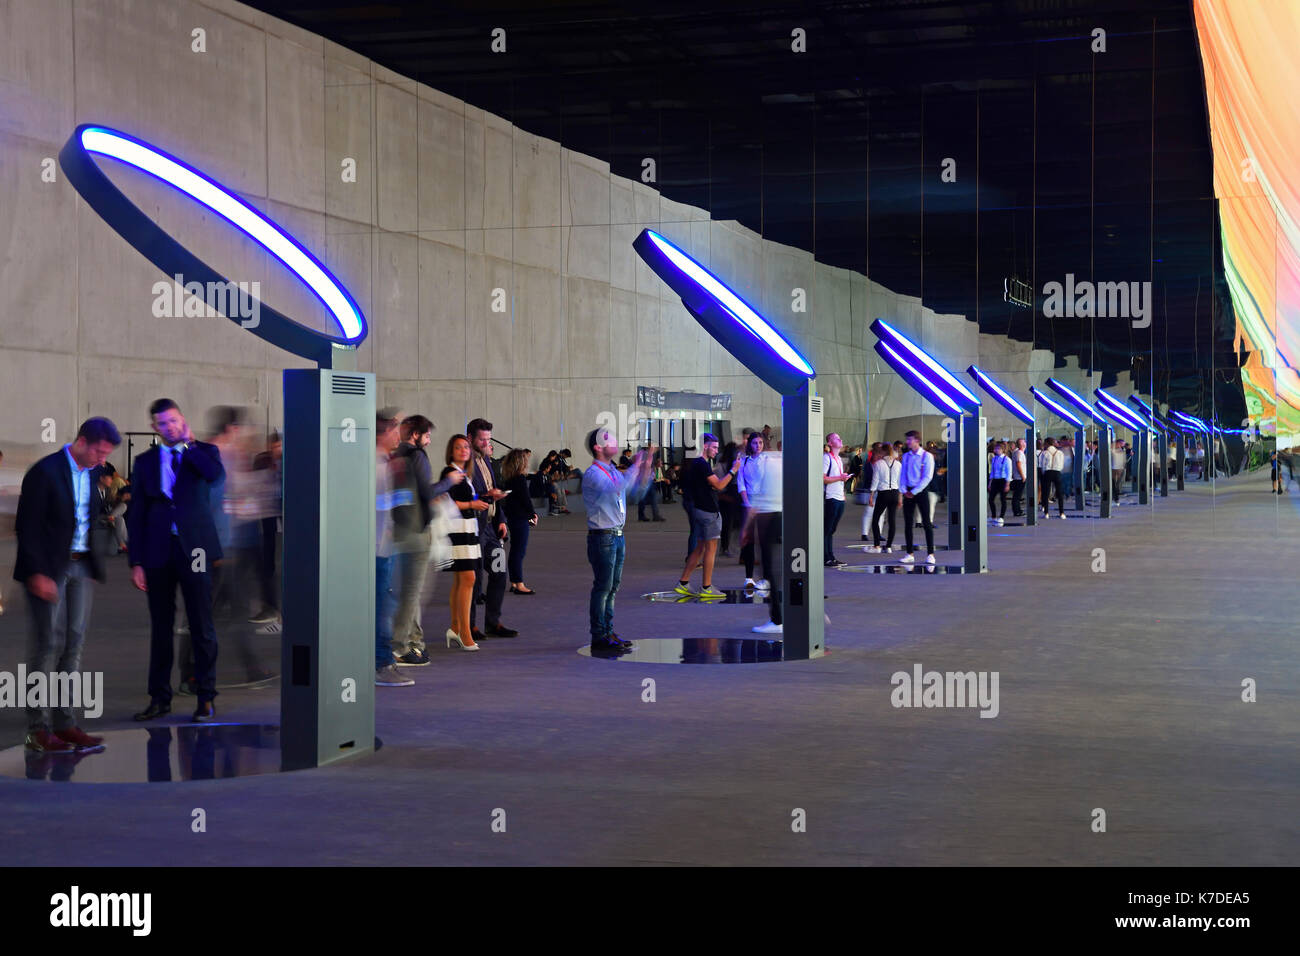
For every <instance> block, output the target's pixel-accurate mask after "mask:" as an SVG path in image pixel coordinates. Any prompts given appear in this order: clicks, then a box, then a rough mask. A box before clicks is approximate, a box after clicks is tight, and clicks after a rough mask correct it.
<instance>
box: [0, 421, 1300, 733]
mask: <svg viewBox="0 0 1300 956" xmlns="http://www.w3.org/2000/svg"><path fill="white" fill-rule="evenodd" d="M149 418H150V422H151V425H152V428H153V431H154V432H155V433H156V436H157V441H156V442H155V444H154V445H153V446H152V447H150V448H149V449H148V450H146V451H145V452H143V453H142V454H140V455H138V456H137V457H136V458H135V461H134V462H133V464H132V468H131V471H130V480H129V481H128V480H127V479H126V478H124V477H123V476H122V475H121V474H120V473H119V471H118V470H117V469H116V468H114V466H113V465H112V464H110V463H109V462H108V458H109V456H110V455H111V454H112V453H113V451H114V450H115V449H116V448H117V447H118V446H119V445H120V444H121V435H120V434H119V432H118V431H117V428H116V426H115V425H114V424H113V423H112V422H111V421H109V420H108V419H106V418H101V417H94V418H90V419H87V420H86V421H85V422H84V423H83V424H82V425H81V427H80V429H79V430H78V432H77V436H76V438H75V439H74V440H73V441H71V442H69V443H68V444H67V445H65V446H63V447H62V448H61V449H60V450H59V451H57V452H55V453H53V454H51V455H48V456H46V457H44V458H42V459H41V460H39V461H38V462H37V463H36V464H35V465H33V466H32V467H31V468H30V469H29V470H28V472H27V473H26V475H25V477H24V479H23V484H22V492H21V496H20V499H19V505H18V512H17V516H16V522H15V528H16V531H17V537H18V557H17V562H16V565H15V569H14V578H15V579H16V580H18V581H20V582H22V583H23V585H24V587H25V589H26V593H27V598H28V606H29V611H30V618H31V622H32V624H31V637H30V640H29V646H28V654H27V667H28V672H29V673H36V672H41V673H47V672H64V673H75V672H76V671H77V670H78V669H79V664H80V658H81V653H82V650H83V648H84V643H85V636H86V632H87V627H88V624H89V618H90V611H91V607H92V599H91V598H92V594H93V587H94V582H95V581H102V580H103V579H104V569H105V564H106V562H107V561H109V560H111V559H112V558H113V557H115V556H117V555H123V554H124V555H126V556H127V560H128V563H129V565H130V569H131V571H130V573H131V580H132V583H133V584H134V586H135V587H136V588H137V589H138V590H140V591H142V592H144V593H145V595H146V604H147V608H148V612H149V619H150V654H149V671H148V685H147V686H148V694H149V703H148V705H147V706H146V707H145V709H144V710H142V711H141V712H139V713H137V714H136V715H135V719H136V720H139V721H149V720H155V719H157V718H159V717H162V716H163V715H165V714H167V713H169V712H170V710H171V704H172V699H173V690H172V686H171V678H172V675H173V668H174V665H175V663H176V657H177V655H176V646H175V644H176V641H175V638H176V636H177V635H179V636H180V637H181V642H180V654H179V671H180V687H179V690H178V691H177V693H180V694H184V695H190V696H193V697H195V698H196V701H197V705H196V709H195V712H194V715H193V719H194V720H195V721H197V722H205V721H211V720H213V719H215V716H216V707H215V698H216V696H217V690H216V658H217V635H216V623H217V622H218V621H220V622H221V623H222V626H223V631H225V632H228V633H229V634H230V635H231V636H233V641H234V644H235V648H236V651H237V655H238V657H239V660H240V664H241V666H242V667H243V669H244V670H245V672H246V677H247V680H248V681H249V682H250V683H257V682H260V681H266V680H270V679H272V678H274V676H275V675H274V674H273V673H272V672H271V671H270V670H268V669H266V668H265V667H263V666H262V664H261V662H260V661H259V659H258V655H257V653H256V652H255V650H254V645H253V642H252V637H253V636H254V635H256V634H264V635H272V634H277V633H279V632H280V629H281V621H280V611H279V608H280V599H279V585H278V583H277V582H278V574H277V567H278V565H279V564H280V560H279V554H280V548H281V538H282V515H281V512H282V500H281V496H282V472H281V442H280V437H279V435H278V434H276V433H275V432H272V433H270V434H269V435H263V434H262V433H261V432H260V431H259V430H257V429H255V428H253V427H251V426H250V424H249V423H248V420H247V413H246V411H245V410H244V409H240V408H235V407H230V406H221V407H218V408H215V409H213V410H212V411H211V414H210V422H209V429H208V439H209V440H207V441H202V440H199V439H196V438H195V437H194V435H193V433H192V432H191V430H190V425H189V423H188V421H187V420H186V418H185V416H184V415H183V414H182V412H181V410H180V408H179V407H178V406H177V404H176V403H175V402H174V401H172V400H170V399H166V398H160V399H158V400H156V401H154V402H153V403H152V404H151V405H150V407H149ZM375 424H376V428H375V440H376V449H375V469H376V496H375V501H376V505H375V507H376V524H375V528H376V539H375V588H376V600H375V683H376V685H378V686H385V687H399V686H411V685H413V684H414V683H415V681H414V679H413V678H411V677H410V676H409V672H408V669H409V668H413V667H421V666H425V665H428V664H429V663H430V658H429V655H428V651H427V646H426V640H425V630H424V623H425V593H426V591H427V590H428V588H427V585H428V582H429V572H430V570H434V571H438V572H440V573H441V572H445V573H447V574H448V575H449V578H448V589H447V594H448V597H447V628H446V630H445V632H444V642H445V645H446V647H448V648H450V647H451V646H453V645H455V646H456V647H457V648H458V649H460V650H462V651H471V652H473V651H478V650H480V648H481V647H482V646H483V644H484V642H485V640H486V639H497V638H513V637H516V636H517V635H518V631H516V630H515V629H513V628H511V627H509V626H507V625H506V624H505V623H504V621H503V620H502V610H503V601H504V596H505V594H506V593H507V592H509V593H511V594H514V595H519V596H531V595H534V594H536V593H537V592H536V591H535V590H534V589H533V588H532V587H530V586H529V585H528V584H527V583H526V582H525V562H526V558H527V552H528V544H529V539H530V537H531V534H532V531H533V529H534V528H536V527H537V525H538V522H539V519H540V517H541V515H539V512H538V510H537V509H536V507H535V506H534V501H535V500H540V501H542V502H544V503H545V504H546V506H547V507H546V514H547V515H549V516H557V515H564V514H568V513H569V508H568V506H567V498H566V488H565V486H566V484H567V483H568V482H569V480H570V479H573V478H580V481H581V493H582V496H583V501H584V505H585V508H586V522H587V529H588V541H587V557H588V561H589V563H590V564H591V567H592V576H593V583H592V590H591V600H590V605H589V618H590V631H591V651H592V653H593V654H600V655H611V654H612V655H617V654H623V653H627V652H628V651H629V650H630V649H631V647H632V641H630V640H628V639H625V638H622V637H620V636H619V635H618V634H617V633H616V632H615V630H614V606H615V596H616V594H617V591H618V588H619V584H620V582H621V578H622V568H623V562H624V558H625V555H626V543H625V538H624V529H625V524H626V520H627V506H628V504H629V502H635V503H637V505H638V519H639V520H641V521H664V520H666V519H665V518H664V517H663V515H662V514H661V513H660V510H659V505H660V504H661V503H662V504H667V503H671V502H673V501H675V500H680V503H681V506H682V508H683V511H684V513H685V515H686V517H687V525H688V529H689V530H688V534H687V543H686V554H685V556H684V559H683V566H682V572H681V574H680V575H679V577H678V580H677V583H676V587H675V591H676V592H677V593H678V594H679V595H681V596H682V598H683V599H685V600H690V599H694V600H704V601H711V600H719V599H722V598H724V597H725V596H726V593H725V592H724V591H722V590H721V589H719V588H718V587H716V586H715V584H714V573H715V569H716V563H717V559H718V558H719V557H737V556H738V563H739V564H741V565H743V566H744V587H745V588H746V589H750V590H752V591H753V592H754V593H756V594H762V595H766V596H769V600H768V601H767V609H768V620H766V621H764V622H761V623H759V624H757V625H755V626H754V627H753V630H754V631H755V632H756V633H759V634H780V633H781V631H782V621H781V600H780V588H781V577H782V574H781V570H782V568H781V561H780V560H779V553H780V546H781V514H782V462H781V446H780V443H779V441H776V440H775V439H774V437H773V434H772V430H771V428H770V426H764V427H763V428H762V429H761V430H755V429H750V428H746V429H744V431H743V432H742V436H741V441H740V442H730V443H727V444H726V445H725V446H722V445H721V443H720V441H719V439H718V437H717V436H715V435H712V434H704V435H702V436H701V438H700V451H701V454H700V455H699V456H697V457H695V458H692V459H689V460H687V461H686V462H685V463H682V464H666V463H665V460H664V457H663V455H662V452H661V451H660V450H658V449H654V448H648V449H642V450H640V451H638V452H635V453H633V451H632V449H631V448H630V447H629V446H624V447H623V449H622V451H620V448H619V442H618V440H617V438H616V436H615V435H614V434H613V433H611V432H610V431H608V430H602V429H597V430H595V431H592V432H591V433H590V434H589V435H588V436H587V441H586V451H587V452H588V454H590V456H591V458H592V464H591V466H590V467H588V468H587V469H586V470H585V471H584V472H577V471H576V470H575V469H574V468H573V467H572V466H571V465H570V463H569V459H570V457H571V454H572V453H571V452H570V451H569V450H568V449H560V450H553V451H551V452H549V453H547V455H546V456H544V457H543V458H542V460H541V461H540V462H538V463H537V464H536V467H534V462H533V453H532V451H531V450H530V449H527V448H514V449H510V450H509V452H508V453H507V454H506V455H505V456H504V458H503V459H501V460H500V461H499V462H498V460H497V458H496V456H495V449H494V445H493V437H492V423H491V422H489V421H487V420H485V419H483V418H474V419H472V420H471V421H470V422H469V423H468V424H467V425H466V428H465V431H464V433H457V434H454V435H451V436H450V437H449V438H448V439H447V441H446V443H445V445H443V444H442V443H439V446H438V447H441V448H442V449H443V451H442V462H441V464H440V465H435V464H434V463H433V461H432V460H431V457H430V453H429V448H431V447H434V446H433V432H434V423H433V422H432V421H431V420H430V419H428V418H427V417H425V416H423V415H420V414H412V415H403V414H402V413H401V412H399V411H398V410H396V409H383V410H381V411H380V412H378V413H377V415H376V423H375ZM987 453H988V504H989V520H990V521H991V522H993V523H994V524H997V525H1001V524H1003V523H1004V521H1005V517H1006V510H1007V505H1008V499H1009V500H1010V505H1011V510H1012V515H1013V516H1019V515H1023V514H1024V510H1025V491H1026V488H1027V487H1028V486H1029V482H1031V481H1033V482H1035V483H1036V485H1035V487H1036V489H1037V492H1038V494H1037V501H1038V503H1039V507H1041V508H1042V510H1043V514H1044V516H1047V515H1049V514H1050V510H1051V505H1052V503H1053V502H1055V504H1056V508H1057V513H1058V516H1059V517H1061V518H1064V517H1065V516H1066V515H1065V506H1064V502H1065V499H1066V498H1068V497H1071V496H1072V495H1073V493H1074V490H1075V489H1074V487H1073V483H1074V479H1075V470H1076V469H1075V459H1076V455H1078V454H1080V453H1081V454H1082V456H1083V469H1082V471H1083V481H1084V487H1085V489H1088V490H1096V489H1098V488H1099V487H1100V484H1101V482H1100V475H1101V471H1100V469H1102V468H1106V467H1109V468H1110V471H1111V478H1112V482H1113V488H1114V499H1115V503H1119V501H1120V500H1121V499H1122V496H1123V486H1124V483H1125V480H1126V478H1131V476H1132V474H1133V468H1134V467H1135V462H1136V459H1135V457H1134V455H1133V449H1132V448H1131V447H1130V446H1129V445H1128V443H1127V442H1125V441H1123V440H1116V441H1115V442H1114V444H1113V445H1112V446H1111V447H1110V448H1108V449H1106V448H1099V447H1098V446H1097V444H1096V443H1095V442H1086V443H1085V444H1084V447H1083V449H1082V450H1081V452H1080V450H1078V449H1076V448H1075V443H1074V441H1073V440H1072V439H1071V438H1070V437H1069V436H1061V437H1059V438H1054V437H1050V436H1049V437H1045V438H1042V439H1040V440H1038V441H1037V442H1036V447H1035V449H1034V460H1033V462H1032V464H1031V462H1030V459H1029V454H1030V452H1029V449H1028V447H1027V442H1026V439H1025V438H1023V437H1022V438H1018V439H1015V440H994V441H991V442H990V443H989V446H988V449H987ZM946 456H947V448H946V446H945V445H944V444H943V443H940V442H935V441H930V442H922V439H921V436H920V434H919V432H917V431H909V432H907V433H906V434H905V435H904V436H903V438H902V439H901V440H899V441H895V442H876V443H874V444H872V445H871V446H870V448H865V447H864V446H857V447H855V448H852V449H846V448H845V447H844V445H843V442H842V441H841V438H840V436H839V435H838V434H834V433H832V434H830V435H828V436H827V438H826V444H825V446H824V447H823V455H822V467H821V471H822V485H823V498H824V502H823V505H824V509H825V511H824V535H825V537H824V547H823V555H822V560H823V562H824V564H825V566H826V567H828V568H838V567H843V566H844V563H843V562H842V561H840V560H839V558H837V557H836V555H835V552H834V535H835V533H836V531H837V528H838V525H839V523H840V520H841V518H842V516H843V514H844V510H845V505H846V502H847V499H848V496H849V495H853V496H854V498H855V499H856V500H857V501H859V502H860V503H861V504H863V505H865V507H864V509H863V512H862V527H861V538H862V540H863V541H864V542H869V543H868V544H867V545H866V550H867V551H868V552H872V553H891V552H892V551H893V549H894V543H895V537H896V533H897V526H898V522H899V513H900V512H901V521H902V526H903V538H904V542H905V543H904V546H903V551H904V553H903V554H902V556H901V557H900V560H901V561H902V562H903V563H906V564H912V563H914V562H915V561H916V552H917V551H918V550H919V549H918V547H917V546H916V543H915V540H914V539H915V530H916V528H917V527H920V528H921V529H922V532H923V534H924V538H925V550H926V555H925V562H926V564H928V565H933V564H934V563H935V554H934V550H935V544H934V514H935V511H936V509H937V508H938V505H939V504H940V503H941V502H942V501H943V500H944V497H945V496H946V492H947V487H946V484H947V478H946V473H947V457H946ZM1204 462H1205V448H1204V446H1203V445H1202V444H1200V443H1196V444H1193V445H1191V446H1189V449H1188V454H1187V460H1186V464H1187V467H1188V470H1189V472H1195V471H1196V470H1197V469H1198V468H1204V467H1205V465H1204ZM1270 463H1271V471H1272V488H1273V490H1274V491H1277V492H1279V493H1281V492H1282V491H1283V490H1284V489H1285V487H1286V486H1287V485H1288V484H1289V483H1290V482H1291V481H1294V480H1295V479H1294V473H1293V456H1292V454H1291V453H1290V452H1289V451H1286V452H1282V453H1280V454H1279V453H1277V452H1274V453H1273V454H1272V455H1271V456H1270ZM1162 467H1166V468H1170V469H1173V468H1175V467H1176V462H1175V461H1174V460H1173V457H1172V455H1171V456H1170V458H1169V459H1168V460H1166V461H1165V462H1164V463H1161V462H1160V461H1159V460H1157V456H1156V455H1155V454H1153V455H1152V469H1153V472H1152V473H1153V478H1156V477H1158V476H1159V474H1160V469H1161V468H1162ZM1031 469H1032V470H1031ZM435 471H436V472H437V475H436V477H435ZM1284 471H1285V476H1284ZM647 507H648V508H649V509H650V512H651V515H650V516H649V517H647V515H646V509H647ZM733 545H735V549H734V550H733ZM196 556H199V557H196ZM697 570H698V571H699V573H700V584H699V586H698V587H697V586H696V585H694V584H693V581H694V578H695V573H696V571H697ZM756 570H761V574H756ZM177 591H179V592H180V595H181V599H182V603H183V604H184V608H185V613H184V615H183V617H181V618H178V616H177V606H176V594H177ZM479 606H482V607H483V628H482V630H480V629H479V627H478V621H477V618H478V607H479ZM27 718H28V734H27V747H28V748H29V749H31V750H34V751H40V752H45V753H74V752H90V751H93V750H96V749H102V738H99V737H95V736H93V735H90V734H87V733H85V732H84V731H83V730H81V729H80V728H79V727H78V726H77V723H76V719H75V715H74V714H73V712H72V710H71V709H70V708H68V707H64V706H60V705H59V704H58V703H52V704H51V706H45V707H36V706H34V707H31V708H29V709H28V712H27Z"/></svg>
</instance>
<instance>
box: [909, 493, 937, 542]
mask: <svg viewBox="0 0 1300 956" xmlns="http://www.w3.org/2000/svg"><path fill="white" fill-rule="evenodd" d="M918 509H919V510H920V512H921V527H922V528H924V529H925V553H926V554H934V522H933V521H931V520H930V496H929V495H928V494H926V493H925V492H924V491H920V492H917V493H916V494H914V495H912V497H910V498H904V499H903V538H904V540H906V541H907V553H908V554H911V553H912V552H913V551H914V550H915V548H914V547H913V546H912V526H913V525H915V524H916V512H917V510H918Z"/></svg>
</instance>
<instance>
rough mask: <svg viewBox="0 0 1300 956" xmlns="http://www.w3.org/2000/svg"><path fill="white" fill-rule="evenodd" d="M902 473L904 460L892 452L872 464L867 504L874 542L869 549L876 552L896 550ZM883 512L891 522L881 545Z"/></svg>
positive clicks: (884, 552)
mask: <svg viewBox="0 0 1300 956" xmlns="http://www.w3.org/2000/svg"><path fill="white" fill-rule="evenodd" d="M902 475H903V462H902V460H901V459H900V458H897V457H896V456H894V455H893V454H890V453H887V454H885V456H884V457H881V458H877V459H876V460H875V462H873V463H872V465H871V488H870V496H869V497H868V499H867V504H868V506H870V507H871V538H872V543H871V545H870V546H869V547H868V548H867V550H868V551H871V552H873V553H875V554H889V553H890V552H892V551H893V550H894V517H895V515H896V514H897V513H898V506H899V497H898V496H899V490H898V488H899V484H900V482H901V481H902ZM928 500H929V499H927V501H928ZM882 514H883V515H885V517H886V520H887V521H888V522H889V537H888V539H887V540H886V542H885V545H884V547H881V544H880V518H881V515H882Z"/></svg>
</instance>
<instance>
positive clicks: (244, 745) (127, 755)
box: [0, 723, 280, 783]
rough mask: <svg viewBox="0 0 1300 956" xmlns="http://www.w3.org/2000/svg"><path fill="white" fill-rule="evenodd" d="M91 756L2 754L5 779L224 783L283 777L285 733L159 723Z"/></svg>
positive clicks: (115, 733)
mask: <svg viewBox="0 0 1300 956" xmlns="http://www.w3.org/2000/svg"><path fill="white" fill-rule="evenodd" d="M97 736H102V737H103V738H104V750H103V751H101V752H100V753H91V754H40V753H35V752H33V751H30V750H27V749H26V748H25V747H23V746H18V747H10V748H9V749H7V750H3V751H0V776H3V777H17V778H20V779H22V778H26V779H28V780H50V781H56V782H71V783H158V782H169V781H177V780H219V779H222V778H226V777H248V776H253V775H255V774H264V773H279V772H280V728H279V727H277V726H275V725H273V724H233V723H232V724H178V723H173V724H155V725H152V726H148V727H140V728H132V729H130V730H112V731H108V732H107V733H104V734H102V735H97Z"/></svg>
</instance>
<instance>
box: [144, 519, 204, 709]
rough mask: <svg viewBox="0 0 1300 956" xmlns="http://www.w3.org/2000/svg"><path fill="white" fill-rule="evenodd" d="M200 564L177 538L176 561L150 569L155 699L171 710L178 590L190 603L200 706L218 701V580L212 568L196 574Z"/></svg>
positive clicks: (151, 674)
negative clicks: (215, 621) (215, 592)
mask: <svg viewBox="0 0 1300 956" xmlns="http://www.w3.org/2000/svg"><path fill="white" fill-rule="evenodd" d="M193 561H194V559H193V558H191V557H190V555H188V554H186V553H185V552H183V551H182V550H181V543H180V538H178V537H177V536H176V535H172V554H171V560H170V561H169V562H167V564H164V565H163V566H162V567H160V568H145V569H144V577H145V584H146V585H148V588H149V591H148V592H147V597H148V599H149V699H150V700H153V701H157V702H158V703H160V704H170V703H171V699H172V685H171V678H172V664H173V663H174V662H175V642H174V641H175V639H174V637H173V634H174V631H175V627H176V587H177V585H179V586H180V589H181V599H182V600H183V601H184V602H185V617H186V618H187V620H188V621H189V625H190V643H191V645H192V646H193V648H194V680H195V682H196V683H197V684H198V698H199V703H204V702H206V701H210V700H212V699H213V698H214V697H216V696H217V631H216V627H215V626H214V625H213V623H212V578H211V575H210V574H209V572H208V571H207V570H206V568H205V569H204V570H202V571H195V570H194V566H193Z"/></svg>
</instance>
